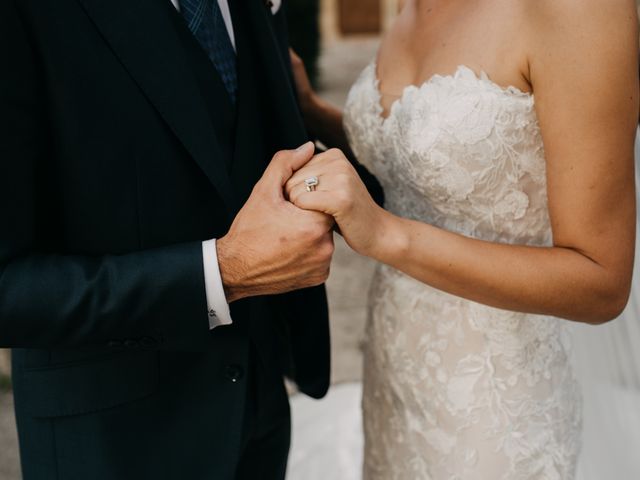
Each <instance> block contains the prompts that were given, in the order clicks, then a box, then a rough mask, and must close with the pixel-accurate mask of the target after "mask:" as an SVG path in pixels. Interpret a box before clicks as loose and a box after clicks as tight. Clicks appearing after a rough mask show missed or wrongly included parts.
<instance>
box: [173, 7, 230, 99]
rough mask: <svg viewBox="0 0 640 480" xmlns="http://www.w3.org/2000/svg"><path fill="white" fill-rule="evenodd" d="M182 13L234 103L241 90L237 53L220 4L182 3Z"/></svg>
mask: <svg viewBox="0 0 640 480" xmlns="http://www.w3.org/2000/svg"><path fill="white" fill-rule="evenodd" d="M180 11H181V12H182V16H183V17H184V19H185V21H186V22H187V25H188V26H189V30H191V32H192V33H193V35H194V36H195V37H196V39H197V40H198V42H200V45H202V48H204V50H205V52H207V55H209V59H211V61H212V62H213V65H214V66H215V67H216V70H217V71H218V73H219V74H220V76H221V77H222V81H223V83H224V86H225V88H226V89H227V92H228V93H229V96H230V97H231V101H232V102H233V103H234V104H235V101H236V92H237V90H238V72H237V70H236V68H237V67H236V52H235V51H234V49H233V45H232V44H231V39H230V37H229V33H228V32H227V27H226V26H225V24H224V19H223V18H222V12H221V11H220V6H219V5H218V0H180Z"/></svg>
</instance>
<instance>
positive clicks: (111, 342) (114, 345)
mask: <svg viewBox="0 0 640 480" xmlns="http://www.w3.org/2000/svg"><path fill="white" fill-rule="evenodd" d="M122 346H123V343H122V342H121V341H120V340H109V342H108V343H107V347H109V348H122Z"/></svg>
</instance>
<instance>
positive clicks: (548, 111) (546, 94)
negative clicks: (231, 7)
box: [287, 0, 638, 480]
mask: <svg viewBox="0 0 640 480" xmlns="http://www.w3.org/2000/svg"><path fill="white" fill-rule="evenodd" d="M533 3H535V10H534V9H532V7H533ZM578 3H579V4H580V5H579V6H578V5H577V4H578ZM584 3H585V2H575V1H573V0H555V1H553V2H539V1H537V2H530V1H528V0H511V1H504V0H482V1H478V2H475V3H474V4H473V6H470V5H469V4H468V3H467V2H441V1H437V0H423V1H420V0H413V1H410V0H408V1H407V2H406V5H405V7H404V8H403V10H402V12H401V13H400V16H399V17H398V20H397V22H396V26H395V27H394V28H392V30H391V32H390V33H389V35H388V36H387V38H386V39H385V40H384V42H383V44H382V47H381V51H380V54H379V56H378V59H377V61H376V62H373V63H371V64H370V65H369V66H368V67H367V68H366V69H365V71H364V72H363V73H362V75H361V76H360V78H359V79H358V81H357V82H356V84H355V85H354V86H353V88H352V90H351V93H350V95H349V100H348V102H347V106H346V109H345V112H344V127H345V130H346V133H347V137H348V139H349V145H350V147H351V149H352V150H353V153H354V155H355V157H356V158H357V159H358V160H359V161H360V162H362V163H363V164H364V165H365V166H367V167H369V168H370V170H372V172H373V173H374V174H375V175H376V176H377V177H378V179H379V180H380V181H381V183H382V185H383V187H384V189H385V194H386V204H385V207H386V211H385V210H382V209H381V208H379V207H377V206H376V205H375V204H374V203H373V201H372V200H371V198H370V197H369V195H368V193H367V192H366V190H365V188H364V186H363V185H362V183H361V182H360V181H359V179H358V178H357V175H356V174H355V171H354V170H353V168H352V167H351V166H350V164H349V163H348V162H347V161H346V160H345V158H344V157H343V156H342V154H341V153H340V152H337V151H329V152H327V153H325V154H321V155H319V156H317V157H316V158H315V159H313V160H311V161H310V162H309V164H308V165H307V166H305V167H304V168H303V169H301V170H300V171H298V172H296V173H295V174H294V176H293V178H292V179H291V180H290V181H289V182H288V184H287V194H288V196H289V198H290V200H291V201H292V202H293V203H294V204H296V205H297V206H299V207H300V208H306V209H313V210H319V211H323V212H325V213H328V214H331V215H333V216H334V217H335V219H336V222H337V224H338V227H339V228H340V231H341V233H342V235H343V236H344V238H345V240H346V241H347V243H348V244H349V245H350V246H351V247H352V248H353V249H354V250H356V251H357V252H359V253H362V254H364V255H367V256H370V257H372V258H374V259H376V260H379V261H380V262H381V264H382V265H381V266H380V267H379V268H378V270H377V273H376V276H375V278H374V284H373V288H372V292H371V296H370V319H369V322H368V326H367V342H366V355H365V375H364V391H363V406H364V409H363V412H364V416H363V418H364V430H365V451H364V478H365V479H366V480H377V479H380V480H415V479H425V480H427V479H429V480H462V479H479V480H480V479H482V480H486V479H491V480H493V479H495V480H516V479H548V480H556V479H557V480H569V479H572V478H574V477H575V469H576V463H577V457H578V453H579V450H580V444H581V398H580V393H579V387H578V384H577V383H576V381H575V377H574V372H573V369H572V366H571V360H570V355H571V352H570V348H569V343H570V342H569V332H568V330H569V325H570V322H568V321H567V320H566V319H568V320H574V321H577V322H584V323H602V322H605V321H608V320H610V319H612V318H613V317H615V316H617V315H618V314H619V312H620V311H621V309H622V308H623V306H624V304H625V303H626V299H627V294H628V291H629V285H630V279H631V271H632V263H633V247H634V245H633V235H634V231H635V223H634V221H633V219H634V218H635V216H634V215H635V210H634V203H635V196H634V181H633V180H634V177H633V137H634V133H635V120H636V118H637V111H638V106H637V96H638V85H637V59H636V50H637V28H636V21H635V8H634V3H633V2H632V1H631V0H615V1H614V2H613V6H612V7H610V9H609V10H608V11H607V12H606V13H602V12H601V13H600V14H599V16H598V17H597V18H596V17H594V15H593V14H592V13H591V12H590V11H585V8H586V7H585V6H584ZM586 3H587V4H588V3H593V5H591V6H590V7H594V6H596V5H598V2H597V1H596V0H588V1H587V2H586ZM630 15H632V17H630ZM496 19H497V20H496ZM491 22H493V23H492V27H493V28H492V29H491V30H490V31H487V27H486V25H487V24H489V23H491ZM462 33H463V34H462ZM452 65H454V66H452ZM455 65H459V66H457V67H455ZM599 69H601V70H599ZM438 72H452V73H449V74H440V73H438ZM484 72H488V73H484ZM423 79H426V80H423ZM299 83H301V82H299ZM302 83H304V82H302ZM507 85H513V86H507ZM301 90H302V93H303V94H302V95H301V98H302V99H303V110H304V111H305V117H306V119H307V121H308V122H309V123H310V126H311V127H312V128H315V130H316V131H317V132H318V134H319V135H320V138H321V139H322V140H324V141H325V143H327V144H334V145H335V144H337V145H341V146H343V147H344V148H346V144H345V143H344V141H343V142H341V138H343V137H342V135H341V133H340V132H341V128H340V125H341V124H342V121H341V117H342V115H341V114H340V113H339V112H336V111H334V110H332V109H331V108H329V107H328V106H326V105H323V104H321V103H318V102H315V101H314V102H307V101H305V98H306V97H305V95H304V89H301ZM332 140H333V141H332ZM311 177H315V179H316V182H315V183H318V187H317V189H316V190H314V191H309V190H312V189H308V188H306V187H305V179H308V178H311Z"/></svg>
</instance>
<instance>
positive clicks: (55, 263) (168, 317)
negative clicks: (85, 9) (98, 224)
mask: <svg viewBox="0 0 640 480" xmlns="http://www.w3.org/2000/svg"><path fill="white" fill-rule="evenodd" d="M0 65H2V74H0V347H11V348H13V347H22V348H77V347H84V346H95V345H110V346H113V347H118V346H120V345H123V344H125V343H127V344H128V345H138V344H140V345H144V346H145V347H151V348H163V349H177V350H200V349H204V348H206V345H207V340H208V324H207V317H206V311H207V305H206V295H205V287H204V273H203V260H202V245H201V243H200V242H194V243H193V244H183V245H176V246H171V247H166V248H160V249H157V250H150V251H141V252H137V253H130V254H126V255H105V256H91V257H90V256H83V255H62V254H55V253H52V252H51V250H52V249H51V248H49V247H48V246H47V245H46V244H44V241H43V240H42V232H40V230H39V229H40V228H41V225H40V222H39V221H38V215H39V208H38V205H39V204H41V203H42V202H43V201H44V199H42V198H40V197H39V195H42V192H41V191H39V190H38V188H37V185H38V184H42V182H43V181H46V179H42V178H39V175H40V174H41V173H40V171H39V168H38V166H39V165H42V164H43V162H46V161H47V151H48V150H49V149H48V148H47V146H48V144H49V139H48V134H49V131H50V128H49V126H48V125H47V123H46V114H45V113H44V112H45V111H46V110H45V108H44V105H45V102H44V98H45V94H44V92H43V91H42V87H41V86H40V85H39V82H38V78H39V71H38V67H37V63H36V61H35V54H34V49H33V48H32V47H31V44H30V41H29V36H28V34H27V31H26V29H25V28H24V25H23V23H22V22H21V18H20V15H19V12H18V11H17V9H16V7H15V5H14V4H13V2H10V1H8V0H2V1H1V2H0Z"/></svg>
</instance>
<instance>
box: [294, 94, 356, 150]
mask: <svg viewBox="0 0 640 480" xmlns="http://www.w3.org/2000/svg"><path fill="white" fill-rule="evenodd" d="M301 108H302V113H303V116H304V121H305V124H306V126H307V129H308V130H309V131H310V132H311V133H312V134H313V135H314V136H315V137H316V138H317V139H318V140H320V141H321V142H322V143H324V144H325V145H326V146H327V147H331V148H339V149H340V150H342V151H343V152H345V153H346V154H347V155H348V156H351V155H352V152H351V148H350V147H349V142H348V141H347V136H346V134H345V131H344V128H343V126H342V110H340V109H339V108H337V107H335V106H333V105H331V104H330V103H329V102H327V101H326V100H324V99H322V98H320V97H319V96H318V95H315V94H314V95H311V96H310V97H309V98H308V99H306V100H304V101H302V102H301Z"/></svg>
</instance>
